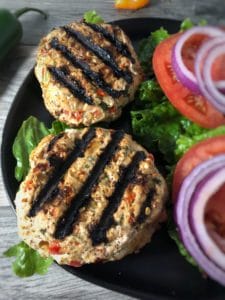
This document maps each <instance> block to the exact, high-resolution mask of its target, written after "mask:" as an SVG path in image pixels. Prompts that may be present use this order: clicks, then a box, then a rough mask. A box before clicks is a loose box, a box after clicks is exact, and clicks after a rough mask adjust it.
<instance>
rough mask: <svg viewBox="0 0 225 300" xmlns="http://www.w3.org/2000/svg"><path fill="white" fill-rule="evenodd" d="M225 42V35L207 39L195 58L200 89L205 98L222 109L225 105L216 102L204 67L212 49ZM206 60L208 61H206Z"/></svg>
mask: <svg viewBox="0 0 225 300" xmlns="http://www.w3.org/2000/svg"><path fill="white" fill-rule="evenodd" d="M224 42H225V36H220V37H217V38H213V39H210V40H208V41H206V42H205V43H204V44H203V45H202V47H201V48H200V49H199V50H198V53H197V55H196V58H195V76H196V79H197V82H198V86H199V89H200V91H201V93H202V94H203V95H204V96H205V98H206V99H207V100H209V101H210V102H211V103H212V104H213V105H214V106H215V107H216V108H217V109H218V110H220V111H222V110H223V108H224V107H223V105H221V104H220V103H215V98H214V96H213V95H212V94H211V93H210V91H209V90H208V83H207V81H206V80H205V76H204V71H203V69H204V66H206V65H208V56H209V53H211V51H212V50H213V49H214V48H215V47H221V45H223V44H224ZM206 60H207V63H205V62H206ZM214 85H215V82H214Z"/></svg>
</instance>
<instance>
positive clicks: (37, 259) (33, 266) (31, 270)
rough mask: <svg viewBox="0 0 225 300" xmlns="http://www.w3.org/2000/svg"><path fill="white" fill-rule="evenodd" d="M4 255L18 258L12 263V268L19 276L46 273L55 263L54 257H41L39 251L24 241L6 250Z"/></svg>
mask: <svg viewBox="0 0 225 300" xmlns="http://www.w3.org/2000/svg"><path fill="white" fill-rule="evenodd" d="M4 255H5V256H7V257H15V258H16V259H15V261H14V262H13V263H12V269H13V272H14V273H15V274H16V275H17V276H19V277H28V276H32V275H34V274H35V273H36V274H39V275H44V274H46V273H47V271H48V268H49V267H50V266H51V264H52V263H53V260H52V258H43V257H41V256H40V254H39V253H38V252H37V251H35V250H33V249H31V248H30V247H29V246H28V245H27V244H25V243H24V242H20V243H19V244H17V245H14V246H12V247H11V248H9V249H8V250H7V251H6V252H4Z"/></svg>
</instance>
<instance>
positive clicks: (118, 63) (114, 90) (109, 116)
mask: <svg viewBox="0 0 225 300" xmlns="http://www.w3.org/2000/svg"><path fill="white" fill-rule="evenodd" d="M35 74H36V77H37V79H38V81H39V82H40V85H41V88H42V93H43V98H44V102H45V105H46V108H47V109H48V110H49V112H50V113H51V114H52V115H53V116H54V117H55V118H57V119H59V120H60V121H62V122H65V123H66V124H68V125H70V126H74V125H75V126H77V125H81V124H82V125H85V126H89V125H90V124H94V123H97V122H99V121H111V120H114V119H116V118H118V117H119V116H120V115H121V112H122V108H123V107H124V106H125V105H126V104H127V103H128V102H130V101H132V100H133V98H134V93H135V91H136V89H137V87H138V85H139V84H140V82H141V81H142V71H141V67H140V64H139V62H138V58H137V56H136V54H135V52H134V49H133V47H132V45H131V42H130V40H129V38H128V37H127V36H126V35H125V33H124V32H123V31H122V30H121V29H120V28H119V27H118V26H115V25H109V24H101V25H97V24H88V23H84V22H73V23H71V24H69V25H67V26H63V27H59V28H56V29H54V30H53V31H51V32H50V33H49V34H48V35H47V36H46V37H44V38H43V39H42V40H41V42H40V45H39V49H38V54H37V64H36V67H35Z"/></svg>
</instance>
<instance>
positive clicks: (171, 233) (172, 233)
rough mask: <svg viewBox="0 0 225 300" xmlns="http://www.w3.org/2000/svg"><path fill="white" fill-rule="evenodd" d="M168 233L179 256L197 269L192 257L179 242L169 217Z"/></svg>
mask: <svg viewBox="0 0 225 300" xmlns="http://www.w3.org/2000/svg"><path fill="white" fill-rule="evenodd" d="M167 225H168V233H169V236H170V238H171V239H172V240H173V241H174V242H175V243H176V245H177V247H178V250H179V252H180V254H181V255H182V256H183V257H184V258H185V259H186V260H187V261H188V262H189V263H190V264H192V265H193V266H195V267H198V264H197V263H196V261H195V260H194V259H193V257H192V256H191V255H190V254H189V253H188V251H187V250H186V248H185V247H184V244H183V243H182V242H181V240H180V237H179V235H178V231H177V229H176V226H175V224H174V222H173V219H172V217H169V222H168V224H167Z"/></svg>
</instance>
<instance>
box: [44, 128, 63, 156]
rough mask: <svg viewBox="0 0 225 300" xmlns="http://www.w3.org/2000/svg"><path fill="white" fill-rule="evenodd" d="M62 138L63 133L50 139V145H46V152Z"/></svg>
mask: <svg viewBox="0 0 225 300" xmlns="http://www.w3.org/2000/svg"><path fill="white" fill-rule="evenodd" d="M63 136H64V132H61V133H60V134H58V135H56V136H54V137H53V139H51V141H50V143H49V144H48V148H47V151H48V152H49V151H51V150H52V148H53V147H54V146H55V143H56V142H57V141H58V140H59V139H61V137H63Z"/></svg>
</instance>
